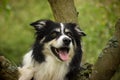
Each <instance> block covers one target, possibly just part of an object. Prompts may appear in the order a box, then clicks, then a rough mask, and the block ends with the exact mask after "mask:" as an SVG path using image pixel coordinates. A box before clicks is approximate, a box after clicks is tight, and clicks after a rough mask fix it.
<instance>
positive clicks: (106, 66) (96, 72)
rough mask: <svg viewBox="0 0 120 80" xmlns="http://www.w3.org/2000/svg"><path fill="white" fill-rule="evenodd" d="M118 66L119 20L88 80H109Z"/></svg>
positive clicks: (119, 51) (119, 52)
mask: <svg viewBox="0 0 120 80" xmlns="http://www.w3.org/2000/svg"><path fill="white" fill-rule="evenodd" d="M119 64H120V19H119V20H118V21H117V23H116V25H115V34H114V36H113V38H112V39H111V40H109V42H108V44H107V46H106V47H105V48H104V49H103V51H102V53H101V55H100V56H99V57H98V60H97V62H96V64H95V65H94V67H93V70H92V74H91V77H90V80H110V79H111V78H112V76H113V75H114V73H115V72H116V70H117V68H118V67H119Z"/></svg>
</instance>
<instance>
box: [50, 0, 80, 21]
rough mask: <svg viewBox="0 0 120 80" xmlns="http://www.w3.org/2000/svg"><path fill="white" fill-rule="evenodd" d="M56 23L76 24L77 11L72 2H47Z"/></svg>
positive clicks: (64, 0)
mask: <svg viewBox="0 0 120 80" xmlns="http://www.w3.org/2000/svg"><path fill="white" fill-rule="evenodd" d="M48 1H49V3H50V6H51V9H52V11H53V15H54V18H55V20H56V21H57V22H73V23H77V22H78V19H77V16H78V14H77V11H76V8H75V5H74V1H73V0H48Z"/></svg>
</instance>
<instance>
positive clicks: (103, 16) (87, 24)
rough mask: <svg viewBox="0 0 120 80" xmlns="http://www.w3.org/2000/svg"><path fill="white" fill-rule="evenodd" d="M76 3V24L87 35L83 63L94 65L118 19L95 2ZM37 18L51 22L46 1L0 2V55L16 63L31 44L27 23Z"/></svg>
mask: <svg viewBox="0 0 120 80" xmlns="http://www.w3.org/2000/svg"><path fill="white" fill-rule="evenodd" d="M75 3H76V8H77V11H78V12H79V16H78V19H79V23H80V25H81V28H82V30H84V31H85V32H86V34H87V36H86V37H84V38H83V50H84V61H85V62H86V61H87V62H90V63H94V62H95V60H96V59H97V56H98V55H99V53H100V52H101V50H102V48H103V47H104V46H105V44H106V42H107V41H108V40H109V39H110V37H111V35H112V33H113V31H114V28H113V26H114V23H115V21H116V19H117V17H116V16H115V15H114V13H113V12H112V11H111V12H109V14H108V11H107V10H106V8H105V7H104V5H103V4H102V3H101V2H99V1H97V0H96V1H94V0H92V1H91V0H85V1H84V0H75ZM101 5H102V6H101ZM110 10H111V8H110ZM38 19H53V15H52V11H51V9H50V6H49V4H48V2H47V0H44V1H43V0H21V1H19V2H18V1H16V0H1V1H0V55H4V56H6V57H7V58H9V59H10V60H11V61H13V62H15V63H19V62H20V61H21V59H22V56H23V55H24V54H25V53H26V52H27V51H28V50H29V49H30V48H31V45H32V43H33V42H34V30H33V28H32V27H31V26H30V25H29V24H30V23H31V22H33V21H35V20H38Z"/></svg>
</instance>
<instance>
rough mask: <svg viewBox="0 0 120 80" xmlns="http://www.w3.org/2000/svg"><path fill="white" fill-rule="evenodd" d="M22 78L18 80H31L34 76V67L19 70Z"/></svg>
mask: <svg viewBox="0 0 120 80" xmlns="http://www.w3.org/2000/svg"><path fill="white" fill-rule="evenodd" d="M18 70H19V73H20V76H19V79H18V80H31V79H32V78H33V75H34V69H33V68H32V67H22V68H20V67H19V68H18Z"/></svg>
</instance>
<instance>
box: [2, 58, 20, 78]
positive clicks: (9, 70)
mask: <svg viewBox="0 0 120 80" xmlns="http://www.w3.org/2000/svg"><path fill="white" fill-rule="evenodd" d="M0 80H18V70H17V66H15V65H13V64H12V63H10V61H8V60H7V59H6V58H4V57H3V56H0Z"/></svg>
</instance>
